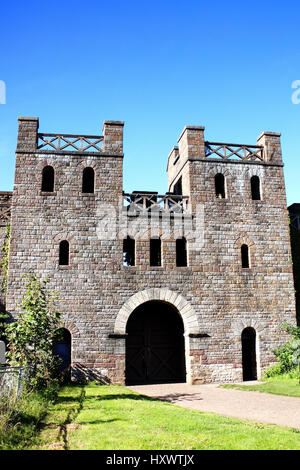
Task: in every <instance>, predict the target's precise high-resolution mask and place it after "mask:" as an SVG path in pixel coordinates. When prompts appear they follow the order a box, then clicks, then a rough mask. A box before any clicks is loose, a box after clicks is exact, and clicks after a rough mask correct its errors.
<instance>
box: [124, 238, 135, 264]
mask: <svg viewBox="0 0 300 470" xmlns="http://www.w3.org/2000/svg"><path fill="white" fill-rule="evenodd" d="M123 266H135V240H134V239H133V238H131V237H127V238H124V240H123Z"/></svg>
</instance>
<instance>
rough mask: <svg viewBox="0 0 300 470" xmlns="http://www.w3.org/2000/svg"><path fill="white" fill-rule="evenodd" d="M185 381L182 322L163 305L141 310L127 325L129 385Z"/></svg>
mask: <svg viewBox="0 0 300 470" xmlns="http://www.w3.org/2000/svg"><path fill="white" fill-rule="evenodd" d="M176 382H185V354H184V337H183V323H182V320H181V317H180V315H179V314H178V312H177V311H176V310H175V309H174V308H173V307H171V306H170V305H168V304H165V303H163V302H147V303H145V304H143V305H141V306H140V307H138V308H137V309H136V310H135V311H134V312H133V313H132V315H131V316H130V318H129V320H128V323H127V338H126V383H127V384H128V385H134V384H151V383H153V384H154V383H176Z"/></svg>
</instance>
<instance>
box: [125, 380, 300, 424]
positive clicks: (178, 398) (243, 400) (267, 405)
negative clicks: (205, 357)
mask: <svg viewBox="0 0 300 470" xmlns="http://www.w3.org/2000/svg"><path fill="white" fill-rule="evenodd" d="M247 384H250V383H249V382H248V383H247ZM129 388H130V389H131V390H134V391H136V392H138V393H141V394H142V395H147V396H150V397H153V398H157V399H159V400H163V401H167V402H170V403H173V404H174V405H178V406H183V407H184V408H191V409H193V410H199V411H208V412H214V413H218V414H220V415H225V416H231V417H234V418H240V419H246V420H249V421H255V422H257V423H268V424H277V425H279V426H288V427H291V428H296V429H299V430H300V398H296V397H286V396H282V395H272V394H269V393H261V392H248V391H242V390H235V389H225V388H219V387H218V385H216V384H205V385H188V384H183V383H180V384H163V385H135V386H130V387H129Z"/></svg>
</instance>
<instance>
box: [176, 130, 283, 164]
mask: <svg viewBox="0 0 300 470" xmlns="http://www.w3.org/2000/svg"><path fill="white" fill-rule="evenodd" d="M204 130H205V127H203V126H185V128H184V129H183V131H182V133H181V134H180V136H179V139H178V146H175V147H173V149H172V150H171V152H170V154H169V157H168V166H167V171H169V172H171V173H173V171H172V166H176V168H177V167H178V166H179V165H181V164H182V163H183V162H184V161H185V160H186V159H189V160H193V159H197V160H198V159H200V160H201V159H204V160H211V159H217V160H222V161H223V162H227V161H230V162H232V161H238V162H240V163H253V162H255V163H275V164H276V163H282V154H281V144H280V137H281V134H280V133H277V132H266V131H265V132H263V133H262V134H261V135H260V136H259V137H258V139H257V143H256V144H254V145H253V144H250V145H247V144H232V143H226V142H209V141H206V140H205V139H204Z"/></svg>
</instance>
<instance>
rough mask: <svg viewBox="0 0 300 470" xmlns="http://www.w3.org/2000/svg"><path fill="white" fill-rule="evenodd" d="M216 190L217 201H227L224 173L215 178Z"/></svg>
mask: <svg viewBox="0 0 300 470" xmlns="http://www.w3.org/2000/svg"><path fill="white" fill-rule="evenodd" d="M215 190H216V197H217V199H225V197H226V195H225V178H224V175H222V173H218V174H217V175H216V176H215Z"/></svg>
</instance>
